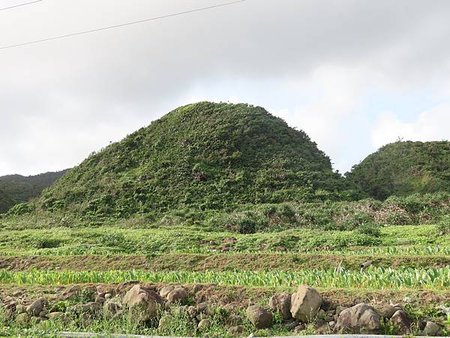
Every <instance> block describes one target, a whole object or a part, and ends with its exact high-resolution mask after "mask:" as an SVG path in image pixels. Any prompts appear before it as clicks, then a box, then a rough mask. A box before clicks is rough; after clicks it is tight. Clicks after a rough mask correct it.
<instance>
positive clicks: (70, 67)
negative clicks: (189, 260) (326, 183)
mask: <svg viewBox="0 0 450 338" xmlns="http://www.w3.org/2000/svg"><path fill="white" fill-rule="evenodd" d="M29 1H31V0H0V175H6V174H13V173H18V174H23V175H32V174H38V173H41V172H47V171H56V170H61V169H64V168H68V167H72V166H75V165H77V164H79V163H80V162H81V161H82V160H83V159H84V158H86V157H87V156H88V155H89V154H90V153H92V152H93V151H98V150H100V149H101V148H102V147H105V146H107V145H108V144H110V143H111V142H115V141H119V140H120V139H122V138H123V137H125V136H126V135H128V134H130V133H132V132H133V131H135V130H137V129H139V128H141V127H143V126H147V125H148V124H150V122H151V121H152V120H155V119H157V118H159V117H161V116H162V115H164V114H165V113H167V112H169V111H171V110H172V109H174V108H176V107H178V106H180V105H184V104H188V103H193V102H197V101H203V100H208V101H216V102H220V101H225V102H226V101H229V102H236V103H237V102H245V103H250V104H253V105H258V106H262V107H264V108H266V109H267V110H268V111H269V112H270V113H272V114H274V115H276V116H279V117H282V118H283V119H284V120H285V121H286V122H287V123H288V124H289V125H290V126H292V127H296V128H298V129H302V130H304V131H305V132H306V133H307V134H308V135H309V136H310V137H311V139H312V140H313V141H315V142H316V143H317V144H318V146H319V148H320V149H321V150H323V151H324V152H325V153H326V154H327V155H328V156H330V158H331V160H332V163H333V167H334V168H335V169H336V170H339V171H340V172H342V173H344V172H346V171H348V170H350V169H351V167H352V166H353V165H355V164H357V163H359V162H360V161H361V160H362V159H363V158H364V157H366V156H367V155H368V154H370V153H372V152H374V151H376V150H377V149H378V148H380V147H381V146H383V145H385V144H387V143H390V142H395V141H396V140H398V139H403V140H414V141H432V140H448V139H449V138H450V43H449V42H450V25H449V24H448V23H449V22H450V1H448V0H433V1H429V0H396V1H392V0H377V1H369V0H246V1H241V2H238V3H235V4H232V5H229V6H224V7H218V8H212V9H209V10H204V11H197V12H193V13H188V14H184V15H177V16H170V17H167V18H164V19H159V20H152V21H146V22H143V23H140V24H136V25H129V26H125V27H121V28H116V29H110V30H104V31H99V32H95V33H91V34H86V35H79V36H73V37H70V38H65V39H59V40H53V41H47V42H42V43H37V44H32V45H27V46H21V47H15V48H2V47H7V46H11V45H17V44H21V43H25V42H29V41H34V40H41V39H46V38H51V37H55V36H60V35H65V34H71V33H75V32H80V31H86V30H92V29H97V28H102V27H107V26H111V25H118V24H123V23H127V22H133V21H138V20H143V19H149V18H155V17H160V16H166V15H170V14H175V13H180V12H184V11H190V10H193V9H199V8H204V7H210V6H214V5H218V4H224V3H228V2H232V0H223V1H220V0H127V1H123V0H42V1H38V2H36V3H33V4H29V5H26V6H20V7H15V8H10V9H5V8H7V7H11V6H15V5H18V4H22V3H25V2H29Z"/></svg>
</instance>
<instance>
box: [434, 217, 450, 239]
mask: <svg viewBox="0 0 450 338" xmlns="http://www.w3.org/2000/svg"><path fill="white" fill-rule="evenodd" d="M437 232H438V234H439V235H442V236H446V235H450V215H446V216H444V217H442V219H441V220H440V222H439V223H438V225H437Z"/></svg>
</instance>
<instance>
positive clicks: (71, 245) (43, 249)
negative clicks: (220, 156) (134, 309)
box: [0, 225, 450, 256]
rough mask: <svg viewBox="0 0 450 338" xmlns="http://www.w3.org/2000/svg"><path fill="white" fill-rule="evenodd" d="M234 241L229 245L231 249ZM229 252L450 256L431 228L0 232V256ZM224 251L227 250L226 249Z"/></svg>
mask: <svg viewBox="0 0 450 338" xmlns="http://www.w3.org/2000/svg"><path fill="white" fill-rule="evenodd" d="M230 239H232V243H230ZM224 247H228V248H229V250H230V251H233V252H258V253H260V252H295V253H298V252H306V253H308V252H314V253H332V252H336V253H342V254H351V255H372V254H376V255H392V254H395V255H397V254H401V255H449V254H450V236H441V235H439V234H438V232H437V230H436V226H435V225H424V226H389V227H383V228H381V234H380V236H379V237H374V236H370V235H366V234H361V233H358V232H356V231H323V230H312V229H292V230H285V231H280V232H275V233H257V234H247V235H242V234H236V233H232V232H206V231H205V230H204V229H202V228H196V227H168V228H159V229H120V228H118V227H102V228H74V229H72V228H63V227H61V228H55V229H51V230H50V229H47V230H46V229H39V230H37V229H32V230H2V236H1V238H0V255H3V256H8V255H11V256H20V255H30V256H36V255H107V254H133V255H147V254H162V253H174V252H183V253H186V252H189V253H205V254H206V253H208V254H210V253H212V252H218V251H223V250H224ZM226 250H228V249H226Z"/></svg>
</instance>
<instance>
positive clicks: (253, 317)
mask: <svg viewBox="0 0 450 338" xmlns="http://www.w3.org/2000/svg"><path fill="white" fill-rule="evenodd" d="M246 314H247V318H248V319H249V320H250V322H252V324H253V325H254V326H255V327H256V328H257V329H267V328H269V327H271V326H272V322H273V316H272V313H270V312H269V311H267V310H266V309H264V308H262V307H261V306H258V305H252V306H249V307H248V308H247V311H246Z"/></svg>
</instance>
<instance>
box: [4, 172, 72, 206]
mask: <svg viewBox="0 0 450 338" xmlns="http://www.w3.org/2000/svg"><path fill="white" fill-rule="evenodd" d="M65 172H66V171H65V170H63V171H59V172H49V173H45V174H40V175H35V176H21V175H8V176H1V177H0V213H3V212H6V211H7V210H8V209H10V208H11V207H12V206H14V205H15V204H18V203H23V202H26V201H28V200H30V199H31V198H34V197H37V196H39V195H40V194H41V192H42V191H43V190H44V189H45V188H47V187H49V186H50V185H52V184H53V183H54V182H55V181H56V180H57V179H58V178H60V177H61V176H62V175H63V174H64V173H65Z"/></svg>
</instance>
